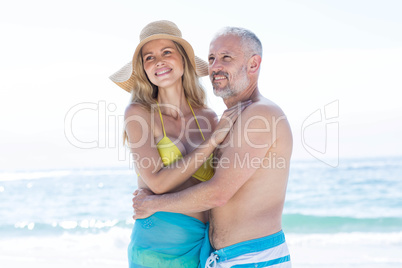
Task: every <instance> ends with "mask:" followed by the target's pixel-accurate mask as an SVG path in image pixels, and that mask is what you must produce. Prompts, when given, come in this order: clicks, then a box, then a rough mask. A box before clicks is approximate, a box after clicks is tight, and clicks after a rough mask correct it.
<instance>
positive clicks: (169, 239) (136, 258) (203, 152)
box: [111, 21, 236, 267]
mask: <svg viewBox="0 0 402 268" xmlns="http://www.w3.org/2000/svg"><path fill="white" fill-rule="evenodd" d="M207 74H208V65H207V63H206V62H204V61H202V60H201V59H199V58H197V57H196V56H195V55H194V51H193V49H192V47H191V45H190V44H189V43H188V42H187V41H185V40H184V39H183V38H182V37H181V32H180V30H179V29H178V28H177V26H176V25H175V24H174V23H172V22H170V21H156V22H152V23H150V24H148V25H147V26H145V28H144V29H143V30H142V32H141V34H140V43H139V44H138V46H137V48H136V50H135V53H134V56H133V60H132V63H129V64H127V65H126V66H125V67H123V68H122V69H121V70H120V71H118V72H117V73H115V74H114V75H112V76H111V79H112V81H114V82H115V83H116V84H118V85H119V86H120V87H122V88H123V89H125V90H127V91H129V92H131V103H130V104H129V106H128V107H127V109H126V112H125V120H126V128H125V140H127V141H128V143H129V146H130V147H131V152H132V154H133V159H134V160H135V164H136V171H137V174H138V187H139V188H146V189H149V190H151V191H152V192H154V193H155V194H161V193H166V192H172V191H180V190H182V189H185V188H188V187H191V186H193V185H195V184H197V183H200V182H201V181H206V180H209V179H210V178H211V177H212V176H213V168H212V166H211V154H212V152H213V150H214V149H215V147H216V146H217V144H219V143H220V142H222V141H223V139H224V138H225V136H226V134H227V131H226V132H225V131H222V128H227V127H228V125H227V123H219V126H218V128H217V129H220V131H219V134H218V133H217V132H215V134H217V135H215V134H214V135H212V134H213V133H212V130H213V129H215V128H216V125H217V117H216V114H215V113H214V112H213V111H212V110H211V109H208V108H207V107H206V106H205V93H204V90H203V88H202V87H201V85H200V83H199V80H198V77H200V76H205V75H207ZM233 114H234V115H235V114H236V113H235V112H234V113H233ZM221 122H222V120H221ZM212 136H213V138H214V139H213V138H212ZM183 156H184V157H183ZM205 161H206V162H205ZM204 162H205V163H204ZM203 163H204V164H203ZM206 221H207V217H206V215H205V213H203V212H200V213H191V214H187V215H184V214H178V213H168V212H158V213H155V214H154V215H152V216H151V217H149V218H147V219H143V220H137V221H136V222H135V224H134V228H133V232H132V235H131V243H130V245H129V248H128V255H129V263H130V267H197V266H198V264H199V256H200V250H201V246H202V243H203V242H205V243H209V241H203V240H204V232H205V229H206Z"/></svg>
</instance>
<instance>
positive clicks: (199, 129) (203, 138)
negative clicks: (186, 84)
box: [186, 99, 205, 141]
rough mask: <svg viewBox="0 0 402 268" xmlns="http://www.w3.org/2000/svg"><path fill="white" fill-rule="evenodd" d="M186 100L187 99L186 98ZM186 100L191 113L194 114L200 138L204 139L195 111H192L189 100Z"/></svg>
mask: <svg viewBox="0 0 402 268" xmlns="http://www.w3.org/2000/svg"><path fill="white" fill-rule="evenodd" d="M186 100H187V99H186ZM187 102H188V106H190V110H191V112H192V113H193V116H194V119H195V122H196V123H197V126H198V129H199V130H200V133H201V136H202V139H203V140H204V141H205V138H204V134H202V131H201V128H200V124H198V120H197V116H195V113H194V111H193V107H191V104H190V102H189V101H188V100H187Z"/></svg>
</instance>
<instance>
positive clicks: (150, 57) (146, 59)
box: [145, 56, 153, 61]
mask: <svg viewBox="0 0 402 268" xmlns="http://www.w3.org/2000/svg"><path fill="white" fill-rule="evenodd" d="M152 58H153V57H152V56H148V57H146V58H145V61H149V60H152Z"/></svg>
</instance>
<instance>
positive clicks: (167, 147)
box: [156, 100, 214, 181]
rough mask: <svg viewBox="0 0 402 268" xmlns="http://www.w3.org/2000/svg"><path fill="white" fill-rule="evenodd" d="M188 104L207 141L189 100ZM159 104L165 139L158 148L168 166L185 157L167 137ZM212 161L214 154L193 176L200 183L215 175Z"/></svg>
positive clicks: (159, 143) (165, 164)
mask: <svg viewBox="0 0 402 268" xmlns="http://www.w3.org/2000/svg"><path fill="white" fill-rule="evenodd" d="M187 103H188V105H189V106H190V109H191V112H192V113H193V116H194V119H195V122H196V123H197V126H198V129H199V130H200V133H201V136H202V139H203V140H204V141H205V138H204V134H202V131H201V128H200V124H198V120H197V117H196V116H195V113H194V111H193V108H192V107H191V104H190V102H189V101H188V100H187ZM157 104H158V110H159V116H160V118H161V123H162V129H163V138H162V139H161V140H160V141H159V142H158V144H157V145H156V148H158V152H159V155H160V157H161V158H162V162H163V165H164V166H168V165H170V164H172V163H174V162H175V161H177V160H179V159H181V158H182V157H183V155H182V154H181V152H180V150H179V148H177V146H176V145H175V144H174V143H173V142H172V141H171V140H170V139H169V138H168V137H167V136H166V132H165V126H164V125H163V118H162V113H161V110H160V108H159V103H157ZM211 161H212V154H211V155H210V156H209V157H208V159H207V160H206V161H205V162H204V164H202V166H201V167H200V168H199V169H198V170H197V171H196V172H195V173H194V174H193V175H192V176H193V177H194V178H196V179H198V180H200V181H207V180H209V179H211V178H212V176H213V175H214V169H213V167H212V165H211V164H212V163H211Z"/></svg>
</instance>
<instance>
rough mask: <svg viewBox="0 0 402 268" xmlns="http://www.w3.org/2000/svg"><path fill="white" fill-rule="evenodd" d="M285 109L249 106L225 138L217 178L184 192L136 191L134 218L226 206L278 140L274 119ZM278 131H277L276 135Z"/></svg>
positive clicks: (216, 172)
mask: <svg viewBox="0 0 402 268" xmlns="http://www.w3.org/2000/svg"><path fill="white" fill-rule="evenodd" d="M279 116H283V114H281V111H278V110H277V109H272V107H266V106H264V105H258V104H257V105H254V107H253V106H250V107H249V108H248V109H246V110H245V111H244V112H243V113H242V115H241V117H239V118H238V120H237V122H236V123H235V125H234V127H233V132H232V133H231V135H230V137H228V138H227V139H230V140H229V141H227V142H225V144H224V145H223V146H226V147H225V148H223V149H221V150H222V151H223V154H222V156H221V157H220V161H219V164H218V166H217V168H216V170H215V175H214V176H213V178H212V179H211V180H209V181H207V182H203V183H200V184H198V185H196V186H193V187H190V188H187V189H185V190H183V191H181V192H176V193H171V194H164V195H149V193H148V192H146V191H141V190H140V191H136V193H135V197H134V198H133V207H134V210H135V216H134V217H133V218H134V219H138V218H145V217H148V216H150V215H152V214H153V213H155V212H157V211H167V212H178V213H191V212H199V211H205V210H208V209H211V208H214V207H218V206H223V205H224V204H226V202H227V201H229V200H230V199H231V198H232V196H233V195H235V193H236V192H237V191H238V190H239V189H240V187H242V186H243V185H244V183H246V182H247V180H248V179H249V178H250V177H251V176H252V175H253V174H254V172H255V171H256V170H257V169H259V168H260V166H261V163H262V161H263V158H264V157H265V155H266V154H267V152H268V150H269V149H270V147H271V146H272V144H274V142H275V139H276V138H277V137H276V136H277V135H278V133H277V132H278V130H276V129H275V133H274V131H273V130H274V129H273V126H274V122H273V119H274V118H276V117H279ZM273 134H274V135H273Z"/></svg>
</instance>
